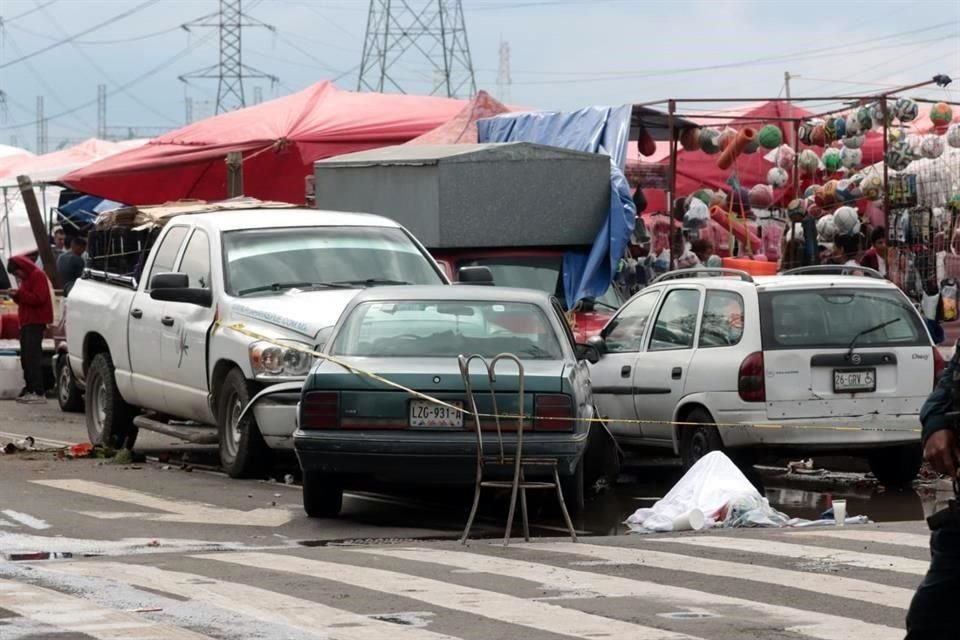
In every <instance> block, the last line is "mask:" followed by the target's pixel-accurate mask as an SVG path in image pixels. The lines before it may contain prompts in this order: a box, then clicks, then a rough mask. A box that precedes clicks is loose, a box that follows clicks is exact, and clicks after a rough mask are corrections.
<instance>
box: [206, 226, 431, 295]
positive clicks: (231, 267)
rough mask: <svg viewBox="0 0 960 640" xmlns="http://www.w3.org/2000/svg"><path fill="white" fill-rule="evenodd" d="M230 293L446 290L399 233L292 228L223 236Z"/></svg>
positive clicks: (388, 229) (379, 229)
mask: <svg viewBox="0 0 960 640" xmlns="http://www.w3.org/2000/svg"><path fill="white" fill-rule="evenodd" d="M223 245H224V272H225V273H226V285H227V287H226V289H227V292H228V293H229V294H231V295H253V294H257V295H270V294H271V293H276V292H279V291H284V290H287V289H291V288H311V287H316V288H333V287H335V288H339V287H347V288H349V287H367V286H376V285H385V284H443V280H442V279H441V277H440V275H439V274H438V273H437V271H436V270H435V269H434V268H433V265H432V264H431V263H430V261H429V259H428V258H427V257H426V256H424V254H423V253H422V252H421V251H420V249H419V247H417V245H416V244H414V242H413V241H412V240H411V239H410V237H409V236H408V235H407V234H406V233H405V232H404V231H403V230H402V229H398V228H395V227H294V228H289V229H249V230H243V231H230V232H227V233H224V234H223Z"/></svg>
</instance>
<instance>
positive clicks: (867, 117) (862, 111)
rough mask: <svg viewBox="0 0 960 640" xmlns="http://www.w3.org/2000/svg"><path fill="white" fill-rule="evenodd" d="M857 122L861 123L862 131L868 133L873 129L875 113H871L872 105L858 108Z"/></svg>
mask: <svg viewBox="0 0 960 640" xmlns="http://www.w3.org/2000/svg"><path fill="white" fill-rule="evenodd" d="M857 123H858V124H859V125H860V126H859V129H860V133H866V132H868V131H870V130H871V129H873V115H872V114H871V113H870V107H860V108H859V109H857Z"/></svg>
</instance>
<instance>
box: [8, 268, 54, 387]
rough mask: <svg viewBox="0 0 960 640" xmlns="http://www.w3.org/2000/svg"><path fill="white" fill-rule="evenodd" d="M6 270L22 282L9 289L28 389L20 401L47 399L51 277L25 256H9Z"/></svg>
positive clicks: (21, 361) (51, 309) (51, 303)
mask: <svg viewBox="0 0 960 640" xmlns="http://www.w3.org/2000/svg"><path fill="white" fill-rule="evenodd" d="M7 271H9V272H10V273H11V274H13V276H14V277H16V278H17V280H18V281H19V285H20V287H19V289H13V290H11V291H10V297H12V298H13V300H14V302H16V303H17V315H18V316H19V318H20V364H21V366H22V367H23V378H24V381H25V382H26V393H25V394H24V395H23V396H21V397H20V398H18V399H17V402H21V403H26V404H40V403H44V402H46V401H47V400H46V389H45V388H44V384H43V333H44V331H45V330H46V328H47V325H48V324H52V323H53V297H52V296H51V295H50V281H49V280H47V274H45V273H44V272H43V271H42V270H41V269H40V268H39V267H37V265H35V264H34V263H33V262H32V261H31V260H30V259H29V258H27V257H26V256H14V257H13V258H10V262H9V263H7Z"/></svg>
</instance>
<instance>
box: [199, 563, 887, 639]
mask: <svg viewBox="0 0 960 640" xmlns="http://www.w3.org/2000/svg"><path fill="white" fill-rule="evenodd" d="M194 557H197V558H202V559H206V560H217V561H220V562H227V563H233V564H238V565H242V566H247V567H254V568H257V569H267V570H270V571H282V572H285V573H292V574H295V575H301V576H309V577H314V578H321V579H324V580H331V581H334V582H340V583H343V584H349V585H352V586H354V587H359V588H362V589H369V590H371V591H378V592H381V593H389V594H391V595H396V596H401V597H404V598H410V599H413V600H419V601H421V602H426V603H428V604H431V605H433V606H437V607H444V608H447V609H452V610H455V611H460V612H466V613H470V614H473V615H476V616H482V617H484V618H489V619H492V620H497V621H500V622H506V623H509V624H516V625H520V626H524V627H530V628H533V629H536V630H539V631H548V632H551V633H555V634H557V635H561V636H566V637H571V638H583V639H584V640H597V639H599V638H617V639H622V638H630V639H631V640H668V639H670V640H672V639H676V640H680V639H684V640H696V639H695V637H694V636H689V635H685V634H681V633H676V632H672V631H667V630H664V629H655V628H653V627H645V626H642V625H638V624H632V623H629V622H624V621H622V620H616V619H613V618H605V617H603V616H598V615H594V614H591V613H585V612H583V611H577V610H575V609H567V608H564V607H560V606H557V605H555V604H550V603H547V602H538V601H534V600H527V599H525V598H519V597H516V596H511V595H507V594H504V593H499V592H496V591H488V590H484V589H475V588H472V587H466V586H462V585H458V584H454V583H450V582H442V581H440V580H433V579H430V578H422V577H420V576H415V575H409V574H405V573H398V572H395V571H386V570H383V569H371V568H367V567H359V566H354V565H346V564H339V563H336V562H325V561H322V560H312V559H307V558H300V557H290V556H282V555H277V554H269V553H259V552H254V553H229V554H213V555H199V556H194ZM876 640H879V637H878V638H877V639H876Z"/></svg>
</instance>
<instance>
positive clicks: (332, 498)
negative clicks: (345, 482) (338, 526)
mask: <svg viewBox="0 0 960 640" xmlns="http://www.w3.org/2000/svg"><path fill="white" fill-rule="evenodd" d="M341 508H343V486H342V485H341V484H340V483H339V482H338V481H337V479H336V477H335V476H331V475H327V474H323V473H317V472H316V471H311V472H304V474H303V510H304V511H306V513H307V516H309V517H311V518H336V517H337V516H338V515H340V509H341Z"/></svg>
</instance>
